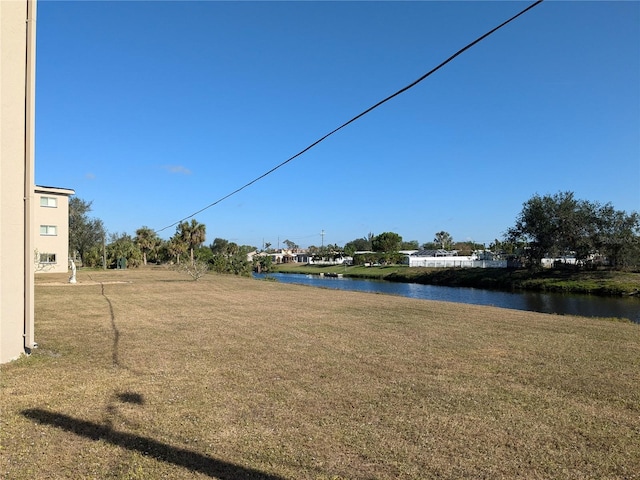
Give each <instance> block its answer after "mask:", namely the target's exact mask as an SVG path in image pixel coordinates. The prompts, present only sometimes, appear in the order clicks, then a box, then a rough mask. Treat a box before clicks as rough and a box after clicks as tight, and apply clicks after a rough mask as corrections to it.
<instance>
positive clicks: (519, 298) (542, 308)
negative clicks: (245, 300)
mask: <svg viewBox="0 0 640 480" xmlns="http://www.w3.org/2000/svg"><path fill="white" fill-rule="evenodd" d="M265 276H267V275H265V274H254V277H255V278H264V277H265ZM268 276H269V277H273V278H275V279H277V280H278V281H279V282H282V283H298V284H303V285H311V286H314V287H323V288H334V289H338V290H355V291H360V292H372V293H386V294H391V295H401V296H404V297H410V298H420V299H423V300H441V301H445V302H458V303H470V304H474V305H490V306H494V307H502V308H513V309H516V310H529V311H532V312H542V313H555V314H559V315H580V316H583V317H607V318H611V317H613V318H626V319H629V320H631V321H633V322H636V323H640V299H638V298H633V297H630V298H618V297H596V296H590V295H563V294H559V293H539V292H514V293H511V292H499V291H494V290H482V289H478V288H461V287H441V286H436V285H420V284H417V283H396V282H386V281H382V280H362V279H353V278H347V277H339V278H335V277H320V276H318V275H301V274H296V273H271V274H268Z"/></svg>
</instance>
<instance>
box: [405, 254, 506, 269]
mask: <svg viewBox="0 0 640 480" xmlns="http://www.w3.org/2000/svg"><path fill="white" fill-rule="evenodd" d="M404 264H405V265H409V266H410V267H428V268H453V267H458V268H507V261H506V260H501V259H498V258H496V256H495V255H494V254H493V253H492V252H490V251H488V250H482V251H478V252H474V253H473V254H472V255H468V256H467V255H458V252H457V251H451V252H449V251H446V250H420V251H419V252H416V253H413V254H411V255H405V257H404Z"/></svg>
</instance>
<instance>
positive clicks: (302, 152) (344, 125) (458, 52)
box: [156, 0, 543, 232]
mask: <svg viewBox="0 0 640 480" xmlns="http://www.w3.org/2000/svg"><path fill="white" fill-rule="evenodd" d="M542 2H543V0H537V1H536V2H534V3H532V4H531V5H529V6H528V7H527V8H525V9H524V10H522V11H520V12H519V13H517V14H516V15H514V16H513V17H511V18H509V19H508V20H506V21H504V22H502V23H501V24H500V25H498V26H497V27H495V28H493V29H491V30H489V31H488V32H487V33H485V34H484V35H482V36H481V37H478V38H476V39H475V40H474V41H473V42H471V43H469V44H468V45H467V46H465V47H463V48H461V49H460V50H458V51H457V52H456V53H454V54H453V55H451V56H450V57H449V58H447V59H446V60H445V61H443V62H442V63H441V64H440V65H438V66H437V67H435V68H433V69H431V70H429V71H428V72H427V73H425V74H424V75H422V76H421V77H420V78H418V79H417V80H415V81H413V82H411V83H410V84H408V85H407V86H405V87H403V88H401V89H400V90H398V91H397V92H395V93H393V94H391V95H389V96H388V97H386V98H385V99H383V100H380V101H379V102H378V103H376V104H375V105H373V106H371V107H369V108H367V109H366V110H364V111H363V112H361V113H359V114H358V115H356V116H355V117H353V118H352V119H350V120H348V121H346V122H345V123H343V124H342V125H340V126H339V127H338V128H335V129H334V130H332V131H330V132H329V133H327V134H326V135H324V136H323V137H321V138H319V139H318V140H316V141H315V142H313V143H312V144H311V145H309V146H308V147H306V148H304V149H302V150H300V151H299V152H298V153H296V154H295V155H293V156H291V157H289V158H287V159H286V160H285V161H284V162H282V163H279V164H278V165H276V166H275V167H273V168H272V169H271V170H268V171H266V172H264V173H263V174H262V175H260V176H259V177H256V178H254V179H253V180H251V181H250V182H248V183H246V184H244V185H243V186H241V187H240V188H237V189H235V190H234V191H232V192H231V193H228V194H227V195H225V196H224V197H221V198H219V199H218V200H216V201H215V202H213V203H210V204H209V205H207V206H206V207H204V208H201V209H200V210H198V211H197V212H194V213H192V214H191V215H189V216H187V217H184V218H182V219H180V220H178V221H177V222H174V223H172V224H171V225H167V226H166V227H163V228H161V229H159V230H156V232H162V231H163V230H166V229H167V228H171V227H174V226H176V225H178V224H179V223H180V222H184V221H185V220H188V219H190V218H192V217H195V216H196V215H198V214H199V213H202V212H204V211H205V210H207V209H209V208H211V207H213V206H215V205H217V204H219V203H220V202H222V201H224V200H226V199H227V198H229V197H231V196H233V195H235V194H236V193H239V192H241V191H242V190H244V189H245V188H247V187H250V186H251V185H253V184H254V183H256V182H257V181H259V180H262V179H263V178H265V177H267V176H268V175H271V174H272V173H273V172H275V171H276V170H278V169H279V168H281V167H284V166H285V165H286V164H287V163H289V162H291V161H292V160H295V159H296V158H298V157H299V156H301V155H302V154H304V153H306V152H307V151H309V150H311V149H312V148H313V147H315V146H316V145H318V144H319V143H321V142H323V141H324V140H326V139H327V138H329V137H330V136H331V135H333V134H334V133H337V132H338V131H340V130H342V129H343V128H344V127H346V126H347V125H349V124H351V123H353V122H355V121H356V120H358V119H359V118H361V117H364V116H365V115H366V114H368V113H369V112H371V111H372V110H375V109H376V108H378V107H379V106H381V105H382V104H384V103H386V102H388V101H389V100H391V99H392V98H395V97H397V96H398V95H400V94H402V93H404V92H406V91H407V90H409V89H411V88H413V87H415V86H416V85H417V84H419V83H420V82H422V81H423V80H425V79H426V78H427V77H429V76H430V75H431V74H433V73H435V72H437V71H438V70H440V69H441V68H442V67H444V66H445V65H446V64H447V63H449V62H451V61H452V60H453V59H454V58H456V57H457V56H459V55H461V54H463V53H464V52H466V51H467V50H469V49H470V48H471V47H473V46H474V45H476V44H478V43H480V42H481V41H482V40H484V39H485V38H487V37H488V36H489V35H491V34H492V33H494V32H496V31H498V30H500V29H501V28H502V27H504V26H505V25H507V24H508V23H510V22H512V21H513V20H515V19H516V18H518V17H519V16H521V15H524V14H525V13H527V12H528V11H529V10H531V9H532V8H533V7H536V6H537V5H539V4H540V3H542Z"/></svg>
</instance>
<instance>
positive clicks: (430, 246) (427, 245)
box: [421, 242, 440, 250]
mask: <svg viewBox="0 0 640 480" xmlns="http://www.w3.org/2000/svg"><path fill="white" fill-rule="evenodd" d="M421 248H422V249H423V250H437V249H438V248H440V245H439V244H437V243H436V242H426V243H423V244H422V246H421Z"/></svg>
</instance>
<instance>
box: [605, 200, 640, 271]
mask: <svg viewBox="0 0 640 480" xmlns="http://www.w3.org/2000/svg"><path fill="white" fill-rule="evenodd" d="M597 211H598V219H597V222H598V224H597V225H598V230H599V231H598V236H597V240H596V242H595V243H596V244H597V246H598V248H599V251H600V253H602V254H603V255H606V256H607V258H608V259H609V264H610V265H611V266H612V267H613V268H621V267H626V266H634V265H638V264H639V263H640V262H639V259H638V258H637V253H638V243H640V237H639V234H640V231H639V230H640V216H638V213H636V212H632V213H631V214H627V213H626V212H624V211H621V210H615V209H614V208H613V206H612V205H611V204H606V205H603V206H598V209H597Z"/></svg>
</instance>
